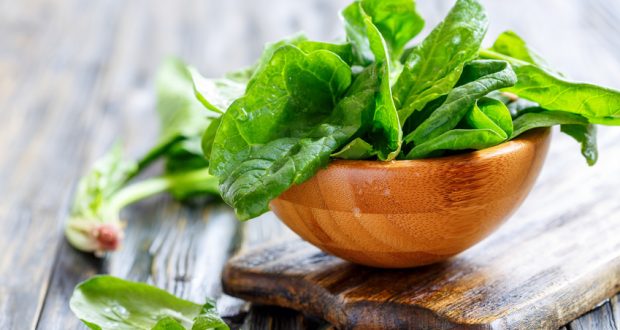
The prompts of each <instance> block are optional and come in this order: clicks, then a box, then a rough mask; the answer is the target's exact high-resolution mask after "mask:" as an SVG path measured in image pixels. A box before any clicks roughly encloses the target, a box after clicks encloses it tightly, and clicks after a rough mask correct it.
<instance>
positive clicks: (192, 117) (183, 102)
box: [156, 58, 209, 144]
mask: <svg viewBox="0 0 620 330" xmlns="http://www.w3.org/2000/svg"><path fill="white" fill-rule="evenodd" d="M156 89H157V113H158V114H159V119H160V123H161V133H160V143H162V144H165V143H166V142H168V141H170V140H174V139H175V138H177V137H179V136H182V137H186V138H191V137H196V136H201V135H202V132H203V131H204V130H205V128H206V127H207V125H208V124H209V120H208V118H207V115H206V114H205V112H204V110H203V107H202V105H201V104H200V102H198V101H197V100H196V96H195V95H194V92H193V91H194V84H193V81H192V75H191V73H190V71H189V69H188V68H187V65H186V64H185V63H183V62H181V61H180V60H178V59H175V58H170V59H167V60H166V61H165V62H164V64H163V65H162V67H161V68H160V70H159V72H158V73H157V82H156Z"/></svg>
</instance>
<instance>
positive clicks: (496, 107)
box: [465, 97, 514, 139]
mask: <svg viewBox="0 0 620 330" xmlns="http://www.w3.org/2000/svg"><path fill="white" fill-rule="evenodd" d="M465 119H466V121H467V123H468V124H469V126H470V127H472V128H484V129H490V130H492V131H494V132H496V133H497V134H499V135H502V136H504V139H507V138H508V137H510V136H511V135H512V132H513V130H514V127H513V125H512V118H511V116H510V111H509V110H508V108H507V107H506V105H505V104H504V103H502V102H501V101H499V100H496V99H492V98H488V97H483V98H481V99H479V100H478V101H477V102H476V105H475V106H474V107H473V108H472V109H471V110H470V111H469V112H468V113H467V115H466V116H465Z"/></svg>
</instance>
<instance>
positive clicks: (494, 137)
mask: <svg viewBox="0 0 620 330" xmlns="http://www.w3.org/2000/svg"><path fill="white" fill-rule="evenodd" d="M503 141H505V137H504V136H502V135H500V134H498V133H497V132H495V131H493V130H490V129H454V130H450V131H447V132H445V133H443V134H441V135H439V136H438V137H435V138H433V139H431V140H428V141H426V142H424V143H422V144H420V145H418V146H416V147H415V148H413V149H412V150H411V151H410V152H409V153H408V154H407V156H406V157H405V158H406V159H419V158H424V157H428V156H429V155H431V154H433V153H434V152H436V151H439V150H467V149H484V148H488V147H492V146H494V145H497V144H499V143H502V142H503Z"/></svg>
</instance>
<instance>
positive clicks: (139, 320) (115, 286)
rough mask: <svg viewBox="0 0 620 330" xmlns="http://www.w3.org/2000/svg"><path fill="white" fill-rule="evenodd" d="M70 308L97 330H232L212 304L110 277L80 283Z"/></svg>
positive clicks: (103, 276) (96, 277) (101, 276)
mask: <svg viewBox="0 0 620 330" xmlns="http://www.w3.org/2000/svg"><path fill="white" fill-rule="evenodd" d="M70 307H71V310H72V311H73V313H74V314H75V315H76V316H77V317H78V318H79V319H80V320H82V322H84V324H86V325H87V326H88V327H89V328H91V329H93V330H108V329H110V330H111V329H115V330H124V329H127V330H130V329H131V330H133V329H154V330H163V329H192V330H207V329H216V330H219V329H228V326H227V325H226V323H225V322H224V321H223V320H222V319H221V318H220V317H219V315H218V314H217V311H216V310H215V305H214V304H213V303H212V302H207V303H205V304H204V305H199V304H196V303H193V302H190V301H187V300H183V299H180V298H178V297H175V296H174V295H172V294H170V293H168V292H166V291H164V290H162V289H159V288H157V287H154V286H151V285H147V284H144V283H138V282H130V281H126V280H123V279H120V278H116V277H113V276H107V275H99V276H94V277H92V278H90V279H88V280H86V281H84V282H82V283H80V284H79V285H78V286H77V287H76V288H75V290H74V291H73V295H72V296H71V301H70Z"/></svg>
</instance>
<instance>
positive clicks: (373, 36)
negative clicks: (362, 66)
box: [359, 4, 403, 160]
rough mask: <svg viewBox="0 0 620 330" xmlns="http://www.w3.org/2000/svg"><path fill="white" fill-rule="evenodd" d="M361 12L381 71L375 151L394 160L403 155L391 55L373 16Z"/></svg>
mask: <svg viewBox="0 0 620 330" xmlns="http://www.w3.org/2000/svg"><path fill="white" fill-rule="evenodd" d="M359 10H360V12H361V15H362V17H363V19H364V23H365V24H366V33H367V35H368V40H369V42H370V49H371V50H372V53H373V54H374V56H375V61H376V62H375V64H373V65H376V66H377V67H378V70H379V83H380V89H379V92H378V95H377V97H376V101H375V112H374V115H373V121H372V130H371V132H370V135H371V140H372V141H373V147H374V149H375V150H376V151H377V155H378V157H379V159H381V160H393V159H394V158H396V156H397V155H398V154H399V153H400V148H401V144H402V138H403V132H402V129H401V125H400V122H399V120H398V113H397V112H396V106H395V105H394V99H393V98H392V89H391V85H390V62H391V60H390V55H389V53H388V49H387V45H386V43H385V40H384V39H383V37H382V36H381V33H380V32H379V30H378V29H377V27H376V26H375V25H374V24H373V22H372V19H371V17H370V16H368V15H366V13H365V12H364V10H363V8H362V5H361V4H360V5H359Z"/></svg>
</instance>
